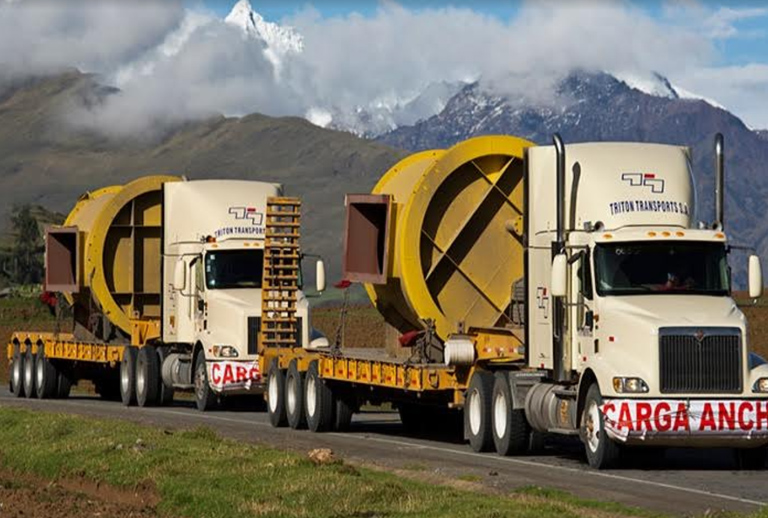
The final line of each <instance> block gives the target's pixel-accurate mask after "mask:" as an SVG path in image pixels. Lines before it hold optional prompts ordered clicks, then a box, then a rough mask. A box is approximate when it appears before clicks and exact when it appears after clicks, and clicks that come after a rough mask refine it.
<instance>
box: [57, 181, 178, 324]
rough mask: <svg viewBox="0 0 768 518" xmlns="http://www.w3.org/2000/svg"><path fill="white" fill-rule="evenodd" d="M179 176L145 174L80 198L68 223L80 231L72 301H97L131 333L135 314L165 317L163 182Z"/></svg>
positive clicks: (87, 305) (95, 303) (83, 303)
mask: <svg viewBox="0 0 768 518" xmlns="http://www.w3.org/2000/svg"><path fill="white" fill-rule="evenodd" d="M179 180H180V178H178V177H175V176H146V177H143V178H139V179H137V180H134V181H132V182H130V183H128V184H126V185H124V186H112V187H105V188H103V189H99V190H97V191H93V192H89V193H86V194H84V195H83V196H82V197H81V198H80V199H79V200H78V202H77V204H76V205H75V208H74V209H72V212H70V214H69V216H68V217H67V220H66V221H65V223H64V226H65V227H73V226H76V227H77V229H78V233H79V235H80V238H79V242H80V250H79V251H78V254H77V255H78V261H79V263H80V264H79V265H78V268H79V269H80V272H81V273H80V275H79V278H80V282H79V287H78V288H79V289H78V291H77V293H68V294H65V295H66V297H67V299H68V300H69V301H70V303H75V304H78V305H80V306H81V307H84V308H89V309H90V308H91V307H92V306H96V309H97V310H98V311H100V312H102V313H103V314H104V315H105V316H106V318H108V319H109V321H110V322H111V323H112V324H113V325H114V326H116V327H118V328H120V329H122V330H123V331H125V332H126V333H130V332H131V323H130V321H131V319H135V320H153V319H159V318H160V300H161V299H160V297H161V286H160V277H161V276H160V268H161V265H160V261H161V255H160V254H161V242H162V227H161V225H162V186H163V184H164V183H165V182H176V181H179ZM88 313H90V311H86V312H85V314H88ZM76 317H77V311H76Z"/></svg>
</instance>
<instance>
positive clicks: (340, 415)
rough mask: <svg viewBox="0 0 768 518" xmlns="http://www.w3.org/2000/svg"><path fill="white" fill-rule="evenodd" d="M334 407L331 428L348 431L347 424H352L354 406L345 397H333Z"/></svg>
mask: <svg viewBox="0 0 768 518" xmlns="http://www.w3.org/2000/svg"><path fill="white" fill-rule="evenodd" d="M335 399H336V408H335V409H334V413H333V429H334V430H335V431H337V432H347V431H349V426H350V425H351V424H352V415H353V414H354V413H355V412H354V407H353V405H352V403H351V402H350V401H349V400H348V399H346V398H342V397H339V398H335Z"/></svg>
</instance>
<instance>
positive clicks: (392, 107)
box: [306, 81, 466, 138]
mask: <svg viewBox="0 0 768 518" xmlns="http://www.w3.org/2000/svg"><path fill="white" fill-rule="evenodd" d="M465 86H466V83H461V82H448V81H438V82H434V83H431V84H428V85H426V86H425V87H424V88H423V89H422V90H419V91H417V92H415V93H412V94H410V95H401V96H398V95H395V94H392V95H390V96H388V97H387V98H381V99H375V100H373V101H371V102H370V103H368V104H367V105H365V106H354V107H351V108H346V107H331V108H319V107H315V108H312V109H310V110H309V111H308V112H307V114H306V118H307V119H308V120H309V121H310V122H312V123H313V124H316V125H318V126H321V127H324V128H331V129H337V130H341V131H348V132H350V133H354V134H355V135H358V136H361V137H367V138H375V137H377V136H379V135H383V134H384V133H387V132H390V131H392V130H395V129H397V128H399V127H401V126H408V125H411V124H416V123H417V122H419V121H421V120H423V119H426V118H429V117H431V116H433V115H435V114H438V113H440V112H441V111H442V110H443V108H445V105H446V104H447V103H448V101H449V100H450V99H451V98H452V97H453V96H454V95H456V94H457V93H458V92H459V91H461V89H462V88H464V87H465Z"/></svg>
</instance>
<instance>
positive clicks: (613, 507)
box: [514, 486, 665, 518]
mask: <svg viewBox="0 0 768 518" xmlns="http://www.w3.org/2000/svg"><path fill="white" fill-rule="evenodd" d="M514 493H515V494H518V495H528V496H533V497H537V498H542V499H546V500H555V501H558V502H562V503H564V504H570V505H573V506H577V507H585V508H590V509H595V510H598V511H604V512H606V513H611V514H618V515H627V514H631V515H633V516H642V517H647V518H657V517H662V516H665V515H664V514H661V513H657V512H654V511H651V510H648V509H640V508H637V507H629V506H626V505H623V504H619V503H617V502H603V501H600V500H589V499H585V498H579V497H577V496H574V495H572V494H570V493H568V492H566V491H561V490H559V489H553V488H546V487H539V486H525V487H521V488H518V489H516V490H515V491H514Z"/></svg>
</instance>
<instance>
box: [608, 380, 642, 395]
mask: <svg viewBox="0 0 768 518" xmlns="http://www.w3.org/2000/svg"><path fill="white" fill-rule="evenodd" d="M613 390H614V391H616V392H620V393H622V392H624V393H629V394H643V393H645V392H648V384H647V383H645V381H643V380H642V379H641V378H625V377H616V378H613Z"/></svg>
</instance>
